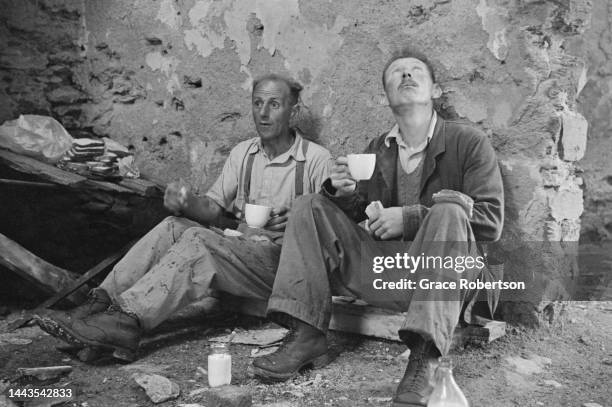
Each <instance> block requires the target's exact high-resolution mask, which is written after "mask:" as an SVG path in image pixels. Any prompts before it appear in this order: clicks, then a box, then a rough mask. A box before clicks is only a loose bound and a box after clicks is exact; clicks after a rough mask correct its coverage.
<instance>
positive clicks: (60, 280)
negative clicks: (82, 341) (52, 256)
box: [0, 234, 87, 304]
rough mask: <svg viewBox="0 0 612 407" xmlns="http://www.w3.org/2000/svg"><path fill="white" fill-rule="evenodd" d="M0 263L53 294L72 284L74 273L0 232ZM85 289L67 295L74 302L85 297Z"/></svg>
mask: <svg viewBox="0 0 612 407" xmlns="http://www.w3.org/2000/svg"><path fill="white" fill-rule="evenodd" d="M0 265H3V266H5V267H6V268H8V269H9V270H11V271H13V272H14V273H16V274H17V275H19V276H21V277H23V278H24V279H26V280H28V281H30V282H32V283H34V284H35V285H36V286H37V287H39V288H41V289H42V290H43V291H45V292H47V293H49V294H55V293H57V292H59V291H61V290H62V289H64V288H65V287H68V286H69V285H70V284H72V283H73V282H74V280H75V278H76V277H77V276H76V275H75V274H73V273H71V272H70V271H68V270H64V269H62V268H60V267H56V266H54V265H53V264H51V263H48V262H46V261H45V260H43V259H41V258H40V257H38V256H36V255H35V254H33V253H32V252H30V251H28V250H27V249H25V248H24V247H23V246H21V245H19V244H18V243H16V242H14V241H12V240H11V239H9V238H8V237H6V236H4V235H3V234H0ZM86 295H87V290H86V289H83V288H81V289H80V290H77V291H75V292H74V293H73V294H71V295H70V296H68V297H67V299H68V300H70V301H71V302H72V303H74V304H80V303H81V302H83V301H84V300H85V298H86Z"/></svg>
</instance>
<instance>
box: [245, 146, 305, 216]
mask: <svg viewBox="0 0 612 407" xmlns="http://www.w3.org/2000/svg"><path fill="white" fill-rule="evenodd" d="M308 144H309V142H308V140H306V139H304V138H302V154H303V155H304V157H306V152H307V151H308ZM246 158H247V163H246V169H245V168H244V166H243V169H244V170H245V171H244V176H243V173H242V171H241V174H240V182H241V183H242V188H240V186H238V193H239V194H240V192H242V196H243V200H242V202H243V204H242V208H240V209H241V211H242V213H244V206H245V205H246V204H247V203H248V202H249V195H250V193H251V173H252V172H253V161H254V160H255V154H247V157H246ZM304 164H305V161H296V162H295V197H296V198H297V197H299V196H301V195H303V194H304Z"/></svg>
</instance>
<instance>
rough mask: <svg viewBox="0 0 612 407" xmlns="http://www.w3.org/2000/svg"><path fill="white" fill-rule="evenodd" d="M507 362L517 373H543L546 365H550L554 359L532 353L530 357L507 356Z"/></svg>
mask: <svg viewBox="0 0 612 407" xmlns="http://www.w3.org/2000/svg"><path fill="white" fill-rule="evenodd" d="M506 362H508V363H509V364H510V365H511V366H513V367H514V369H515V370H516V372H517V373H520V374H522V375H531V374H534V373H536V374H537V373H541V372H542V371H543V370H544V366H545V365H549V364H550V363H551V362H552V361H551V360H550V359H549V358H544V357H540V356H537V355H532V356H530V357H529V359H525V358H523V357H521V356H509V357H507V358H506Z"/></svg>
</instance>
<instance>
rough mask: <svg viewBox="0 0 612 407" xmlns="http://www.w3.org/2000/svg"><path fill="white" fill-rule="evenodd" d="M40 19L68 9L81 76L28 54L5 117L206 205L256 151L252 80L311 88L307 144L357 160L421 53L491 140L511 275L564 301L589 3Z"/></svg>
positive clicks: (452, 0) (136, 7) (83, 7)
mask: <svg viewBox="0 0 612 407" xmlns="http://www.w3.org/2000/svg"><path fill="white" fill-rule="evenodd" d="M598 1H600V2H602V3H603V1H602V0H598ZM3 3H7V4H9V5H10V7H12V8H13V9H19V10H20V9H22V8H26V9H27V8H28V7H25V6H18V5H17V4H18V3H17V2H7V1H4V2H3ZM33 4H36V5H37V6H36V7H38V8H42V11H41V10H38V9H37V10H35V11H36V15H39V14H41V15H45V16H46V17H44V18H56V17H55V16H56V14H57V13H55V14H54V13H53V7H56V8H58V7H60V5H62V7H63V8H61V7H60V8H61V9H62V10H65V11H63V12H62V13H59V17H61V18H64V19H70V24H67V25H66V27H68V28H69V29H67V30H65V32H64V31H61V32H62V35H66V36H67V37H70V38H71V42H70V44H71V45H70V47H72V48H70V49H71V50H72V53H71V54H70V55H72V56H74V58H73V59H71V60H70V61H72V62H71V63H73V65H72V66H71V67H70V69H69V71H70V75H68V74H66V75H65V76H59V78H60V79H62V81H61V82H58V84H57V85H56V84H54V83H53V82H52V83H53V85H50V84H47V82H45V85H42V84H40V83H39V79H37V78H38V77H40V75H43V78H46V76H44V75H46V74H47V72H48V71H49V69H50V68H49V66H48V65H49V63H50V62H48V61H49V57H48V56H47V52H48V48H49V47H50V46H49V47H46V48H43V49H38V50H37V51H32V52H31V53H32V57H31V58H30V59H28V63H29V64H32V62H31V61H30V60H34V61H38V63H37V65H35V66H34V67H31V66H30V65H28V67H29V68H28V69H30V71H29V72H23V73H19V77H23V79H21V80H22V81H29V82H28V83H35V84H36V86H34V85H30V86H32V88H33V89H34V90H32V91H28V92H25V93H22V94H20V95H19V96H15V94H12V95H10V96H11V97H10V98H9V101H10V103H9V104H8V105H6V103H5V104H4V105H0V118H9V117H12V116H14V115H16V114H17V113H18V112H22V111H24V110H33V109H36V110H41V109H42V110H45V109H46V111H49V110H50V111H51V113H53V114H54V115H55V116H59V117H60V118H62V119H63V120H64V122H66V120H68V119H67V117H71V116H70V115H69V114H68V113H69V112H75V115H74V116H75V119H74V120H73V121H70V123H78V126H79V127H80V128H81V129H82V130H85V131H92V132H94V133H95V134H97V135H108V136H110V137H112V138H114V139H116V140H118V141H120V142H122V143H124V144H125V145H128V146H130V148H132V149H133V150H134V151H135V153H136V156H137V157H138V164H139V166H140V168H141V170H142V172H143V173H144V174H145V175H147V176H149V177H151V178H154V179H156V180H159V181H160V182H165V181H170V180H173V179H176V178H179V177H183V178H185V179H187V180H189V181H190V182H191V183H192V184H193V185H194V186H196V187H197V188H198V189H199V190H201V191H203V190H205V189H206V188H207V187H208V186H210V185H211V183H212V182H213V181H214V180H215V178H216V176H217V175H218V174H219V172H220V169H221V166H222V165H223V162H224V160H225V157H226V156H227V153H228V151H229V150H230V149H231V147H232V146H233V145H235V144H236V143H237V142H238V141H241V140H244V139H246V138H248V137H251V136H252V135H253V126H252V121H251V115H250V103H249V95H250V81H251V79H252V78H253V77H256V76H257V75H260V74H262V73H265V72H269V71H279V72H285V73H289V74H291V75H293V76H295V77H296V78H297V79H299V80H300V81H301V82H302V83H303V84H304V85H305V92H304V94H303V107H304V109H303V111H304V115H303V117H302V119H301V121H300V124H301V127H303V130H304V131H306V132H307V133H308V134H309V136H310V137H312V138H316V139H317V140H318V141H319V142H320V143H321V144H323V145H324V146H326V147H328V148H329V149H330V150H331V151H332V153H333V154H334V155H338V154H344V153H347V152H351V151H359V150H362V149H363V148H364V147H365V146H366V144H367V142H368V141H369V140H371V139H372V138H373V137H375V136H376V135H378V134H380V133H381V132H382V131H383V130H385V129H387V128H389V127H390V126H391V124H392V116H391V114H390V111H389V109H388V107H387V106H386V101H385V97H384V92H383V89H382V86H381V78H380V76H381V69H382V65H383V64H384V61H385V60H386V59H387V57H388V56H389V55H390V53H391V52H392V51H393V50H394V49H396V48H398V47H401V46H405V45H415V46H418V47H419V48H421V49H422V50H425V51H426V52H427V53H428V54H429V55H430V56H431V59H432V60H433V62H434V63H435V65H436V66H437V67H438V68H439V69H438V72H437V76H438V78H439V81H440V82H441V84H442V86H443V89H444V96H443V98H442V100H441V101H440V104H439V108H440V110H441V111H442V113H443V115H445V116H447V117H451V118H459V119H461V120H466V121H469V122H471V123H473V124H474V125H475V126H477V127H479V128H481V129H482V130H484V131H485V132H486V134H487V135H488V136H489V137H490V138H491V141H492V143H493V145H494V147H495V148H496V150H497V152H498V156H499V159H500V164H501V168H502V173H503V176H504V181H505V190H506V198H507V209H506V219H507V222H506V227H505V231H504V236H503V239H502V244H501V246H500V249H499V252H500V254H499V255H500V256H502V257H504V258H506V259H507V263H506V272H507V273H508V275H510V276H514V277H516V276H520V275H525V274H529V275H532V274H533V275H536V277H537V279H538V282H537V284H535V285H534V287H536V288H535V290H536V291H537V292H538V293H539V294H538V296H539V297H541V298H547V299H555V298H559V297H563V296H566V295H567V294H568V293H567V289H566V287H567V284H568V282H571V281H573V280H575V278H576V274H577V266H576V248H575V244H576V242H577V241H578V237H579V234H580V217H581V215H582V212H583V188H584V185H583V181H582V176H583V174H582V173H581V172H580V171H577V167H576V164H575V163H576V162H577V161H578V160H580V159H582V157H583V156H584V154H585V146H586V132H587V121H586V120H585V118H584V117H583V116H582V115H581V114H580V113H578V109H577V107H576V98H577V97H578V96H579V95H580V94H581V91H583V88H584V86H585V83H587V78H588V77H587V72H588V71H587V67H586V64H585V62H584V59H582V58H581V57H580V56H581V55H582V54H581V53H580V52H578V51H579V50H576V49H569V48H568V44H572V43H575V42H576V41H580V40H581V39H582V40H584V41H588V40H587V37H585V35H584V32H585V30H586V29H588V28H589V27H590V22H591V13H592V11H591V7H592V6H591V2H590V1H589V0H555V1H552V0H551V1H543V0H411V1H405V0H363V1H360V2H359V3H358V6H356V4H357V2H354V1H348V0H347V1H333V2H332V1H328V0H308V1H304V0H302V1H299V0H217V1H213V0H179V1H175V0H155V1H152V0H136V1H133V2H125V1H120V0H106V1H103V2H98V1H84V0H82V1H81V2H76V1H75V2H69V1H63V2H62V1H57V2H49V1H43V2H36V3H33ZM36 7H34V6H30V7H29V8H36ZM598 7H600V6H599V5H598ZM50 10H51V11H50ZM68 10H72V11H68ZM20 12H21V11H20ZM21 13H22V14H23V12H21ZM19 16H21V18H20V19H15V18H13V17H9V18H7V19H6V20H7V21H8V20H11V21H12V22H11V23H10V24H7V28H5V29H7V30H8V34H9V36H13V37H17V38H21V37H23V36H25V38H26V40H24V41H21V42H20V43H19V45H17V44H13V43H9V44H8V51H9V52H18V50H20V49H21V46H25V47H26V48H25V49H26V50H28V49H30V48H28V47H32V45H31V44H30V43H29V42H28V41H29V40H27V39H28V38H29V37H28V36H30V35H31V34H29V33H28V31H27V30H28V28H27V27H30V28H29V30H34V28H32V27H34V26H36V24H33V23H31V24H30V23H28V24H25V27H26V28H23V27H22V25H23V24H24V23H23V22H22V21H21V20H22V19H25V21H29V20H30V18H26V17H25V16H22V15H21V14H20V15H19ZM59 17H57V18H59ZM41 18H42V17H41ZM71 27H72V28H71ZM24 30H25V31H24ZM46 31H49V30H48V29H45V32H46ZM56 31H57V32H56V33H55V34H57V35H59V32H60V30H56ZM34 32H36V30H34ZM55 34H54V35H55ZM69 34H70V35H69ZM55 43H56V41H53V44H55ZM67 43H68V41H67V42H66V44H67ZM54 46H55V45H54ZM81 47H82V48H81ZM3 55H4V54H3ZM77 56H78V58H77ZM45 58H46V59H45ZM4 59H5V58H3V61H4ZM8 59H10V58H8ZM18 60H19V59H18ZM62 61H64V62H63V63H67V62H65V60H62ZM53 63H55V62H53ZM23 64H25V62H22V65H23ZM5 65H6V62H3V64H2V65H1V66H2V67H3V69H5V68H4V67H5ZM10 74H11V76H12V75H13V74H17V72H13V71H11V72H10ZM5 78H6V77H5ZM57 80H59V79H57ZM2 81H3V82H0V83H2V86H4V88H5V90H4V92H5V93H8V91H7V89H8V88H9V87H10V86H8V87H7V86H6V79H2ZM55 88H57V89H60V90H61V91H58V90H56V89H55ZM53 92H55V93H59V94H60V95H61V96H62V98H61V100H62V101H65V102H70V103H71V104H68V105H63V106H64V107H63V108H62V109H61V110H58V108H56V107H55V106H54V105H53V102H52V101H49V102H47V103H46V104H45V103H42V104H41V103H38V104H37V103H33V104H31V105H27V104H25V103H26V101H28V100H31V99H32V98H33V97H34V96H33V95H43V96H44V97H45V98H46V99H47V100H48V99H49V96H50V95H51V96H53V95H54V93H53ZM56 99H57V98H56ZM22 100H23V102H22ZM3 103H4V102H3ZM20 103H21V105H20ZM75 103H76V104H75ZM68 106H70V107H68ZM71 109H72V110H71ZM77 111H78V114H76V112H77ZM602 114H603V113H602ZM70 120H72V119H70ZM75 126H76V125H75ZM73 127H74V126H73ZM596 168H600V167H599V164H595V165H594V169H596ZM587 202H588V201H587ZM542 241H554V242H564V243H563V247H559V248H558V250H555V249H549V250H548V254H549V255H547V256H542V253H541V244H540V243H535V242H542ZM542 292H543V293H544V294H541V293H542ZM535 302H536V303H537V302H538V301H535Z"/></svg>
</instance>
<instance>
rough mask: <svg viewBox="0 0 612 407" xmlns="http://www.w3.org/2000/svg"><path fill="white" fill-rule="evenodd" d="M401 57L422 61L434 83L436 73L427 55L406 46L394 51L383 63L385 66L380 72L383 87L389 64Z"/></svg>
mask: <svg viewBox="0 0 612 407" xmlns="http://www.w3.org/2000/svg"><path fill="white" fill-rule="evenodd" d="M402 58H414V59H418V60H419V61H421V62H422V63H424V64H425V66H426V67H427V70H428V71H429V76H430V77H431V81H432V82H433V83H436V74H435V72H434V69H433V65H432V63H431V62H430V61H429V58H427V56H426V55H425V54H424V53H422V52H421V51H419V50H416V49H414V48H409V47H406V48H402V49H400V50H398V51H395V52H394V53H393V55H391V58H389V60H388V61H387V63H386V64H385V68H384V69H383V72H382V83H383V89H384V88H385V75H386V74H387V69H389V66H390V65H391V64H392V63H393V62H394V61H397V60H398V59H402Z"/></svg>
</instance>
